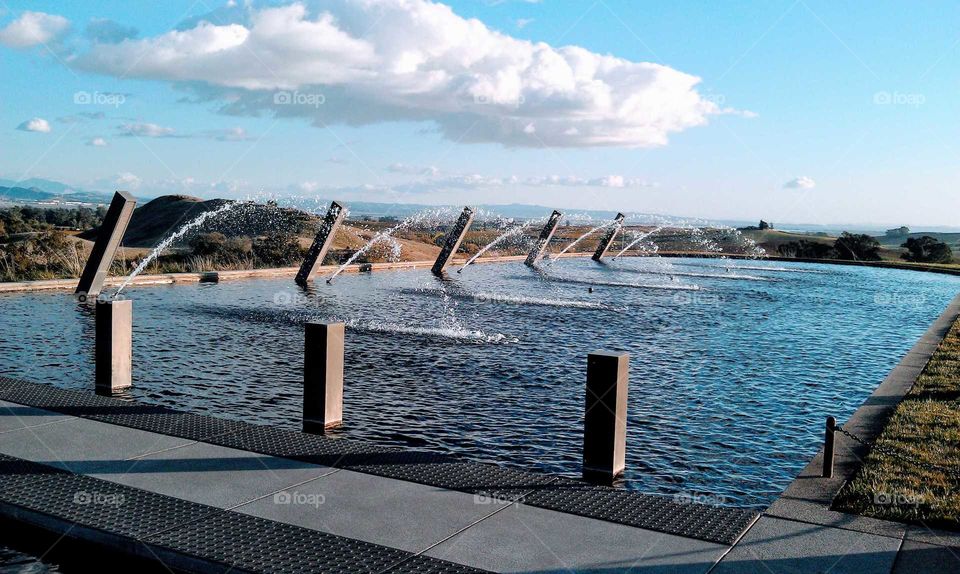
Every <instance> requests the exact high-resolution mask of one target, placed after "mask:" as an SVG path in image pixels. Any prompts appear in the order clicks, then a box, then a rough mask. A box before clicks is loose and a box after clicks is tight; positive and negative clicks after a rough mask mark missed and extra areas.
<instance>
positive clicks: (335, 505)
mask: <svg viewBox="0 0 960 574" xmlns="http://www.w3.org/2000/svg"><path fill="white" fill-rule="evenodd" d="M0 415H2V416H0V453H2V454H5V455H8V456H12V457H16V458H19V459H25V460H29V461H33V462H38V463H41V464H43V465H49V466H52V467H56V468H59V469H62V470H66V471H69V472H71V473H76V474H83V475H87V476H90V477H93V478H97V479H101V480H104V481H108V482H111V483H116V484H121V485H125V486H131V487H135V488H138V489H142V490H146V491H150V492H153V493H158V494H162V495H166V496H169V497H174V498H177V499H180V500H185V501H190V502H195V503H200V504H203V505H207V506H211V507H214V508H218V509H223V510H229V511H231V512H236V513H241V514H245V515H250V516H254V517H260V518H265V519H269V520H272V521H277V522H282V523H286V524H291V525H296V526H300V527H303V528H306V529H312V530H318V531H321V532H324V533H329V534H335V535H339V536H342V537H346V538H350V539H355V540H360V541H365V542H370V543H374V544H377V545H382V546H387V547H390V548H394V549H398V550H403V551H406V552H409V553H411V554H414V555H424V556H429V557H434V558H439V559H442V560H444V561H450V562H455V563H458V564H463V565H468V566H472V567H475V568H479V569H482V570H490V571H497V572H565V571H576V572H587V571H593V572H595V571H610V572H620V571H636V572H640V571H647V570H651V569H652V570H656V571H658V572H659V571H663V572H691V573H692V572H706V571H708V570H709V569H710V568H711V567H712V566H713V565H714V564H715V563H716V562H718V561H719V560H720V558H721V557H722V556H723V555H724V553H726V552H727V551H728V550H729V546H727V545H723V544H716V543H711V542H704V541H700V540H695V539H692V538H683V537H679V536H673V535H669V534H663V533H660V532H654V531H651V530H645V529H641V528H635V527H630V526H624V525H619V524H614V523H610V522H606V521H601V520H595V519H591V518H584V517H580V516H575V515H572V514H565V513H561V512H556V511H552V510H547V509H542V508H535V507H531V506H527V505H525V504H520V503H516V502H507V501H499V500H495V499H491V498H488V497H483V496H477V495H472V494H467V493H464V492H457V491H452V490H445V489H439V488H435V487H430V486H424V485H421V484H416V483H412V482H406V481H401V480H395V479H390V478H384V477H379V476H373V475H369V474H364V473H359V472H353V471H349V470H343V469H337V468H332V467H327V466H322V465H316V464H308V463H304V462H298V461H295V460H290V459H285V458H278V457H273V456H265V455H261V454H256V453H252V452H246V451H241V450H237V449H232V448H226V447H223V446H218V445H214V444H210V443H205V442H199V441H191V440H185V439H181V438H176V437H170V436H167V435H163V434H158V433H153V432H146V431H142V430H137V429H131V428H127V427H121V426H116V425H111V424H106V423H102V422H99V421H92V420H86V419H83V418H77V417H73V416H66V415H62V414H58V413H55V412H51V411H45V410H40V409H35V408H31V407H27V406H23V405H18V404H15V403H10V402H5V401H4V402H0ZM82 494H83V493H81V494H78V496H81V495H82ZM86 494H87V495H90V496H91V497H96V494H97V493H86ZM94 502H95V501H94Z"/></svg>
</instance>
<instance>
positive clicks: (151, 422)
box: [87, 405, 246, 440]
mask: <svg viewBox="0 0 960 574" xmlns="http://www.w3.org/2000/svg"><path fill="white" fill-rule="evenodd" d="M87 418H90V419H93V420H98V421H100V422H104V423H109V424H113V425H119V426H124V427H131V428H135V429H138V430H144V431H149V432H155V433H160V434H165V435H168V436H175V437H178V438H184V439H188V440H204V439H208V438H210V437H214V436H217V435H221V434H224V433H230V432H236V431H238V430H240V429H242V428H244V427H245V426H246V425H245V424H244V423H241V422H236V421H230V420H225V419H218V418H214V417H208V416H204V415H198V414H193V413H185V412H179V411H174V410H172V409H167V408H164V407H159V406H151V405H137V406H135V407H134V408H131V409H128V410H124V411H122V412H116V413H104V414H96V415H93V416H89V417H87Z"/></svg>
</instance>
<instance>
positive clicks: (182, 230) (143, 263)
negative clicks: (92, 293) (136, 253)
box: [112, 201, 248, 299]
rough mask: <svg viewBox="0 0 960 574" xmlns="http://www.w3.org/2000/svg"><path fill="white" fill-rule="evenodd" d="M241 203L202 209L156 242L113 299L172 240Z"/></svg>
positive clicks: (114, 296) (115, 292) (114, 294)
mask: <svg viewBox="0 0 960 574" xmlns="http://www.w3.org/2000/svg"><path fill="white" fill-rule="evenodd" d="M241 205H248V204H246V203H240V202H234V201H231V202H228V203H225V204H223V205H221V206H220V207H218V208H216V209H213V210H211V211H204V212H203V213H201V214H200V215H199V216H197V217H196V218H194V219H193V220H192V221H190V222H189V223H187V224H186V225H183V226H182V227H180V229H178V230H176V231H175V232H174V233H171V234H170V235H168V236H167V237H166V238H165V239H164V240H163V241H161V242H160V243H159V244H157V246H156V247H154V248H153V251H151V252H150V254H149V255H147V256H146V258H144V260H143V261H141V262H140V264H139V265H137V268H136V269H134V270H133V273H131V274H130V275H129V276H127V278H126V279H124V280H123V283H121V284H120V286H119V287H117V290H116V291H114V293H113V295H112V297H113V298H114V299H115V298H116V297H117V296H118V295H120V292H121V291H123V290H124V289H125V288H126V287H127V286H128V285H130V284H131V283H133V280H134V279H135V278H136V277H137V275H140V274H141V273H142V272H143V270H144V269H146V268H147V266H148V265H150V263H152V262H153V260H154V259H156V258H157V257H158V256H159V255H160V253H162V252H163V250H164V249H166V248H167V247H169V246H170V245H171V244H172V243H173V242H174V241H176V240H178V239H180V238H181V237H183V236H184V235H186V234H187V232H189V231H190V230H192V229H195V228H197V227H200V226H201V225H203V224H204V223H206V221H207V220H208V219H210V218H215V217H219V216H221V215H223V214H224V213H227V212H228V211H230V210H232V209H234V208H236V207H237V206H241Z"/></svg>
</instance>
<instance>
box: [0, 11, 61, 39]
mask: <svg viewBox="0 0 960 574" xmlns="http://www.w3.org/2000/svg"><path fill="white" fill-rule="evenodd" d="M68 28H70V21H69V20H67V19H66V18H64V17H63V16H57V15H54V14H45V13H43V12H24V13H23V14H22V15H21V16H20V17H19V18H17V19H16V20H14V21H13V22H11V23H10V24H7V26H6V27H4V28H3V29H0V44H3V45H4V46H8V47H10V48H30V47H32V46H37V45H40V44H50V43H51V42H54V41H56V40H57V39H58V38H59V37H60V36H61V35H62V34H63V33H64V32H66V31H67V29H68Z"/></svg>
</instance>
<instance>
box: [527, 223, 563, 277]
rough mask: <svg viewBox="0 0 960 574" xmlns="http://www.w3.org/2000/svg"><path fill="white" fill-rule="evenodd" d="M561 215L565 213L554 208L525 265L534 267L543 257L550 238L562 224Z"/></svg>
mask: <svg viewBox="0 0 960 574" xmlns="http://www.w3.org/2000/svg"><path fill="white" fill-rule="evenodd" d="M561 217H563V214H562V213H560V212H559V211H557V210H556V209H554V210H553V213H552V214H551V215H550V218H549V219H547V223H546V225H544V226H543V229H542V230H541V231H540V237H538V238H537V243H536V244H535V245H534V246H533V249H531V250H530V253H529V254H527V259H526V261H524V262H523V263H524V265H527V266H529V267H533V266H534V265H536V263H537V261H539V260H540V258H541V257H543V252H544V251H545V250H546V249H547V245H549V244H550V240H551V239H552V238H553V234H554V232H555V231H556V230H557V226H558V225H560V218H561Z"/></svg>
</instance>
